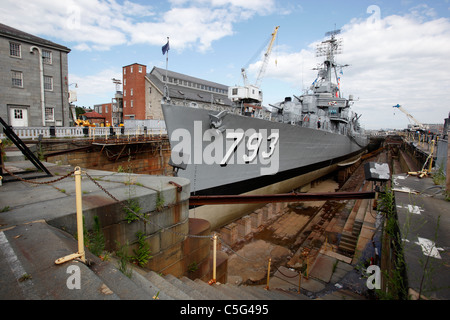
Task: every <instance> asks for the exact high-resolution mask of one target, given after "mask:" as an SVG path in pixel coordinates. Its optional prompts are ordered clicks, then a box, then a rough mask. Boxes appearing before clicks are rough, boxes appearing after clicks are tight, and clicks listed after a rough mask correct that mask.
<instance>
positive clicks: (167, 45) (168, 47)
mask: <svg viewBox="0 0 450 320" xmlns="http://www.w3.org/2000/svg"><path fill="white" fill-rule="evenodd" d="M169 50H170V46H169V38H167V43H166V44H165V45H163V47H162V54H163V55H164V54H166V52H167V51H169Z"/></svg>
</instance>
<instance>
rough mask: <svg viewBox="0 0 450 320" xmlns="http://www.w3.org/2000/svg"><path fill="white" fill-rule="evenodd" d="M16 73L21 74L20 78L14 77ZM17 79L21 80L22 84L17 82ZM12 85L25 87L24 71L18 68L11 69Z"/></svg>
mask: <svg viewBox="0 0 450 320" xmlns="http://www.w3.org/2000/svg"><path fill="white" fill-rule="evenodd" d="M15 75H20V79H19V78H17V77H14V76H15ZM15 80H16V81H17V80H20V85H18V84H16V83H15ZM11 85H12V87H13V88H23V72H22V71H17V70H11Z"/></svg>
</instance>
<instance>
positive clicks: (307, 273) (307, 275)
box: [306, 256, 309, 279]
mask: <svg viewBox="0 0 450 320" xmlns="http://www.w3.org/2000/svg"><path fill="white" fill-rule="evenodd" d="M308 278H309V257H308V256H306V279H308Z"/></svg>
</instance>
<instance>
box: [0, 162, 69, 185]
mask: <svg viewBox="0 0 450 320" xmlns="http://www.w3.org/2000/svg"><path fill="white" fill-rule="evenodd" d="M2 169H3V170H5V171H6V173H8V174H9V175H10V176H13V177H15V178H17V179H19V180H20V181H22V182H26V183H31V184H52V183H55V182H58V181H61V180H63V179H65V178H68V177H70V176H71V175H73V174H74V173H75V170H72V171H71V172H69V173H68V174H66V175H64V176H62V177H59V178H57V179H55V180H51V181H44V182H39V181H32V180H26V179H23V178H22V177H19V176H18V175H16V174H14V173H12V172H11V171H9V170H8V169H6V168H5V166H4V165H2Z"/></svg>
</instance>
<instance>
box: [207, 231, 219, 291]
mask: <svg viewBox="0 0 450 320" xmlns="http://www.w3.org/2000/svg"><path fill="white" fill-rule="evenodd" d="M216 267H217V233H214V236H213V278H212V279H211V280H210V281H209V282H208V283H209V284H214V283H216V282H217V278H216Z"/></svg>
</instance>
